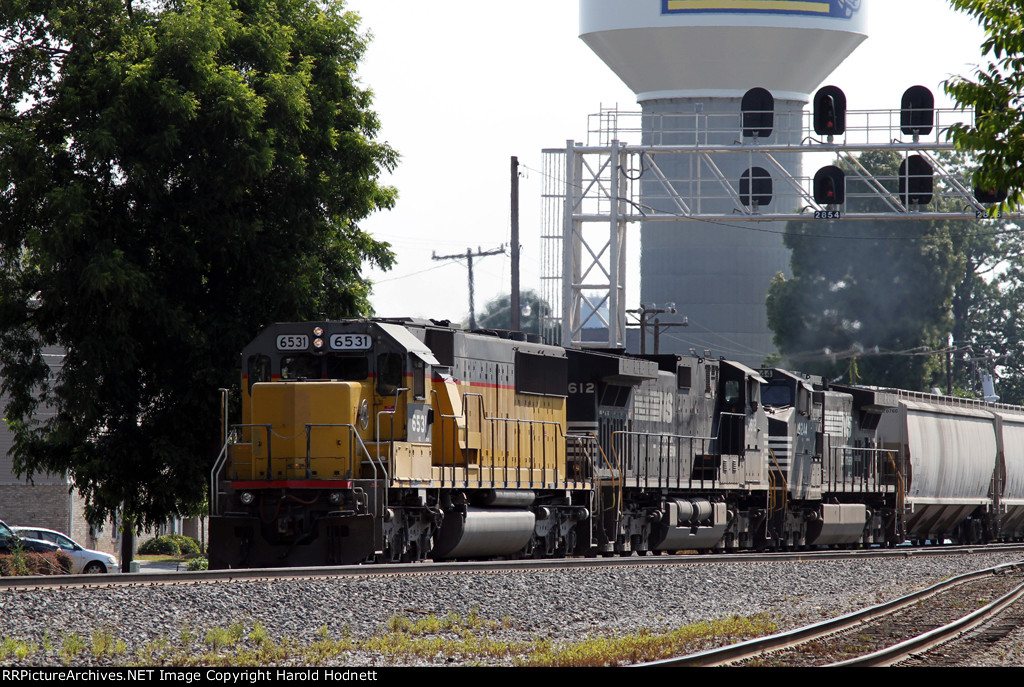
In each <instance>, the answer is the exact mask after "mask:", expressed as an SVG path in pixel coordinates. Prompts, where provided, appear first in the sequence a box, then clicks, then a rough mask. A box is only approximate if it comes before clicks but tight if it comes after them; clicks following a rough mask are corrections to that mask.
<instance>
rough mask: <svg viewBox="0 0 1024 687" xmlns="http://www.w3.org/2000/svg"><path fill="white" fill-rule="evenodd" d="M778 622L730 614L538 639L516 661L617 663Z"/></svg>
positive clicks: (733, 637)
mask: <svg viewBox="0 0 1024 687" xmlns="http://www.w3.org/2000/svg"><path fill="white" fill-rule="evenodd" d="M777 630H778V625H777V624H776V623H775V622H774V621H773V620H772V619H770V618H769V617H768V616H766V615H756V616H753V617H750V618H741V617H739V616H733V617H732V618H728V619H725V620H715V621H710V622H703V623H696V624H693V625H685V626H683V627H681V628H679V629H677V630H672V631H670V632H666V633H654V632H651V631H649V630H641V631H640V632H637V633H636V634H633V635H628V636H626V637H589V638H587V639H585V640H584V641H582V642H579V643H577V644H568V645H557V646H555V645H552V644H551V643H548V642H543V643H538V644H537V646H536V647H535V649H536V650H535V651H534V652H532V653H531V654H530V655H529V656H528V657H526V658H524V659H521V660H519V661H518V662H517V665H523V666H541V667H549V666H559V667H600V666H619V665H629V664H631V663H641V662H644V661H656V660H658V659H661V658H669V657H671V656H679V655H681V654H685V653H690V652H693V651H698V650H700V649H701V648H704V647H705V646H708V645H710V644H711V643H715V644H725V643H729V642H735V641H740V640H743V639H748V638H750V637H759V636H762V635H767V634H771V633H773V632H775V631H777Z"/></svg>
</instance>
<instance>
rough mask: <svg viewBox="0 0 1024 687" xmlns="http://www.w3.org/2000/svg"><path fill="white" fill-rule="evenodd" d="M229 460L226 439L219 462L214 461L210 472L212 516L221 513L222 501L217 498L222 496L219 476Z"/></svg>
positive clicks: (218, 457) (218, 456)
mask: <svg viewBox="0 0 1024 687" xmlns="http://www.w3.org/2000/svg"><path fill="white" fill-rule="evenodd" d="M227 460H228V440H226V439H225V441H224V445H223V446H221V449H220V453H219V454H218V455H217V460H215V461H213V468H212V469H211V470H210V515H216V514H217V513H220V499H219V498H217V497H218V495H219V494H220V478H219V475H220V471H221V470H223V469H224V465H225V463H227Z"/></svg>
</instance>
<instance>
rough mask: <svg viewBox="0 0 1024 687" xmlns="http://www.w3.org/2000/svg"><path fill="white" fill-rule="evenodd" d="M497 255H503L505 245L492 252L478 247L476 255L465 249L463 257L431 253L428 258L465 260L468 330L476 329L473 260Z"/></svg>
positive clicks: (471, 250) (469, 249) (470, 249)
mask: <svg viewBox="0 0 1024 687" xmlns="http://www.w3.org/2000/svg"><path fill="white" fill-rule="evenodd" d="M499 254H500V255H504V254H505V245H504V244H502V245H501V246H499V247H497V248H495V249H493V250H488V251H484V250H480V247H479V246H478V247H477V249H476V253H474V252H473V249H472V248H467V249H466V254H465V255H461V254H458V253H456V254H455V255H438V254H437V253H432V254H431V256H430V257H431V258H432V259H433V260H462V259H463V258H465V259H466V265H467V266H468V267H469V328H470V329H476V305H475V304H474V303H473V258H475V257H476V258H486V257H487V256H488V255H499Z"/></svg>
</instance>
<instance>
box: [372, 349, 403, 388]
mask: <svg viewBox="0 0 1024 687" xmlns="http://www.w3.org/2000/svg"><path fill="white" fill-rule="evenodd" d="M402 372H403V370H402V356H401V355H399V354H398V353H381V354H380V355H378V356H377V393H379V394H381V395H382V396H390V395H392V394H394V393H395V392H396V391H398V388H399V387H400V386H402Z"/></svg>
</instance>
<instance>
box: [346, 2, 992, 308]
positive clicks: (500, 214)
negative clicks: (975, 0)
mask: <svg viewBox="0 0 1024 687" xmlns="http://www.w3.org/2000/svg"><path fill="white" fill-rule="evenodd" d="M628 1H630V0H623V2H628ZM633 1H638V0H633ZM866 4H867V5H869V8H868V11H869V14H868V34H869V37H868V39H867V40H865V41H864V42H863V43H862V44H861V45H860V47H858V48H857V50H856V51H855V52H854V53H853V54H852V55H851V57H849V58H848V59H847V60H846V62H845V63H844V64H843V65H841V66H840V67H839V68H838V69H837V70H836V71H835V72H833V74H832V76H831V77H830V78H829V79H828V80H827V81H828V83H832V84H835V85H837V86H839V87H841V88H842V89H843V90H844V91H845V93H846V96H847V102H848V107H849V109H851V110H867V109H889V108H898V107H899V100H900V96H901V94H902V93H903V91H904V90H906V88H907V87H909V86H912V85H915V84H923V85H925V86H928V87H929V88H930V89H931V90H932V92H933V93H934V94H935V97H936V105H937V106H938V107H948V106H950V105H951V104H952V103H950V102H949V101H948V99H946V96H945V95H944V94H943V93H942V89H941V82H942V81H943V80H945V79H947V78H949V77H950V76H954V75H957V74H965V75H969V74H970V73H971V72H972V66H974V65H976V64H978V63H979V62H980V61H981V51H980V48H979V46H980V45H981V42H982V40H983V33H982V31H981V29H980V28H979V27H978V26H977V24H976V22H975V21H974V20H973V19H971V18H970V17H968V16H966V15H963V14H961V13H958V12H955V11H954V10H952V9H951V8H950V7H949V6H948V5H947V4H946V3H945V2H944V0H868V2H867V3H866ZM346 5H347V7H348V9H350V10H353V11H355V12H356V13H357V14H358V15H359V16H360V17H361V18H362V24H361V26H362V30H363V31H364V32H369V33H370V34H371V35H372V41H371V43H370V46H369V49H368V51H367V54H366V56H365V58H364V60H363V62H362V64H361V65H360V68H359V76H360V80H361V82H362V84H363V85H364V86H366V87H368V88H370V89H371V90H372V91H373V93H374V100H373V102H374V105H373V108H374V110H375V111H376V112H377V114H378V116H379V118H380V120H381V130H380V132H379V135H378V139H379V140H382V141H387V142H388V143H389V144H390V145H391V146H392V147H394V148H395V149H396V150H397V151H398V153H399V154H400V155H401V160H400V162H399V164H398V167H397V169H396V170H395V171H394V172H393V173H391V174H388V175H386V176H385V177H384V178H383V182H384V183H387V184H390V185H393V186H395V187H396V188H397V189H398V193H399V200H398V202H397V204H396V206H395V208H394V209H392V210H389V211H384V212H379V213H375V214H374V215H372V216H371V217H369V218H367V219H365V220H364V221H363V222H362V223H361V226H362V228H363V229H365V230H366V231H368V232H370V233H371V234H372V235H373V236H374V237H375V238H377V239H379V240H382V241H387V242H388V243H390V244H391V246H392V249H393V251H394V252H395V255H396V258H397V260H396V264H395V266H394V268H393V269H392V270H391V271H389V272H382V271H379V270H374V269H371V270H368V271H367V274H368V275H369V276H370V278H371V279H373V280H374V282H375V286H374V290H373V295H372V297H371V302H372V303H373V306H374V309H375V310H376V314H377V315H379V316H386V317H392V316H393V317H399V316H410V317H432V318H435V319H451V320H453V321H457V322H459V321H461V322H465V321H467V320H468V313H469V297H468V278H467V269H466V265H465V262H466V261H465V260H464V259H463V260H445V261H438V260H433V259H432V257H431V256H432V255H433V254H435V253H436V254H437V255H452V254H464V253H465V252H466V250H467V249H471V250H472V251H473V252H476V251H477V250H478V249H480V250H482V251H484V252H486V251H489V250H492V249H495V248H497V247H498V246H500V245H502V244H504V245H505V246H506V247H507V246H508V245H509V244H510V230H511V219H510V218H511V212H510V200H509V193H510V191H509V188H510V171H509V165H510V158H511V157H512V156H516V157H518V159H519V163H520V169H521V178H520V189H519V192H520V245H521V246H522V257H521V270H520V274H521V277H520V283H521V288H522V289H524V290H525V289H535V290H538V291H539V290H540V287H541V285H540V270H541V238H540V234H541V192H542V180H543V175H542V172H541V170H542V168H543V165H542V157H543V156H542V153H541V151H542V149H544V148H562V147H564V146H565V142H566V140H567V139H574V140H577V141H585V140H586V131H587V117H588V115H590V114H592V113H595V112H597V111H599V110H600V108H601V107H602V106H616V105H617V106H618V107H619V108H620V109H624V110H637V111H638V110H639V106H638V105H637V103H636V98H635V96H634V95H633V93H632V92H631V91H630V90H629V89H628V88H626V86H625V85H624V84H623V83H622V82H621V81H620V80H619V79H618V77H616V76H615V75H614V74H613V73H612V72H611V70H610V69H608V67H606V66H605V65H604V64H603V63H602V62H601V60H600V59H599V58H598V57H597V56H596V55H595V54H594V53H593V52H591V50H590V49H589V48H588V47H587V46H586V45H585V44H584V43H583V42H582V41H581V40H580V39H579V37H578V29H579V5H578V2H577V1H576V0H518V1H517V2H515V3H509V2H502V3H498V2H485V1H484V0H433V1H432V2H423V1H421V0H387V1H386V2H382V1H381V0H348V2H346ZM634 233H635V234H638V233H639V232H634ZM635 246H636V242H635V241H632V242H631V247H630V248H629V251H630V253H631V263H630V264H631V265H632V267H631V269H632V271H633V272H635V270H636V265H637V264H638V262H637V257H638V251H637V249H636V247H635ZM473 267H474V276H475V303H476V311H477V312H478V313H479V312H481V311H482V310H483V308H484V306H485V304H486V303H487V301H489V300H490V299H492V298H495V297H498V296H500V295H502V294H507V293H508V292H509V291H510V281H511V276H510V273H511V259H510V257H509V256H508V255H507V254H506V255H504V256H502V255H495V256H491V257H486V258H481V259H476V260H474V265H473ZM638 284H639V281H638V275H636V274H635V273H634V274H630V278H629V280H628V283H627V294H626V300H627V303H633V302H634V301H636V303H637V304H638V303H639V289H638V287H637V285H638Z"/></svg>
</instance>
